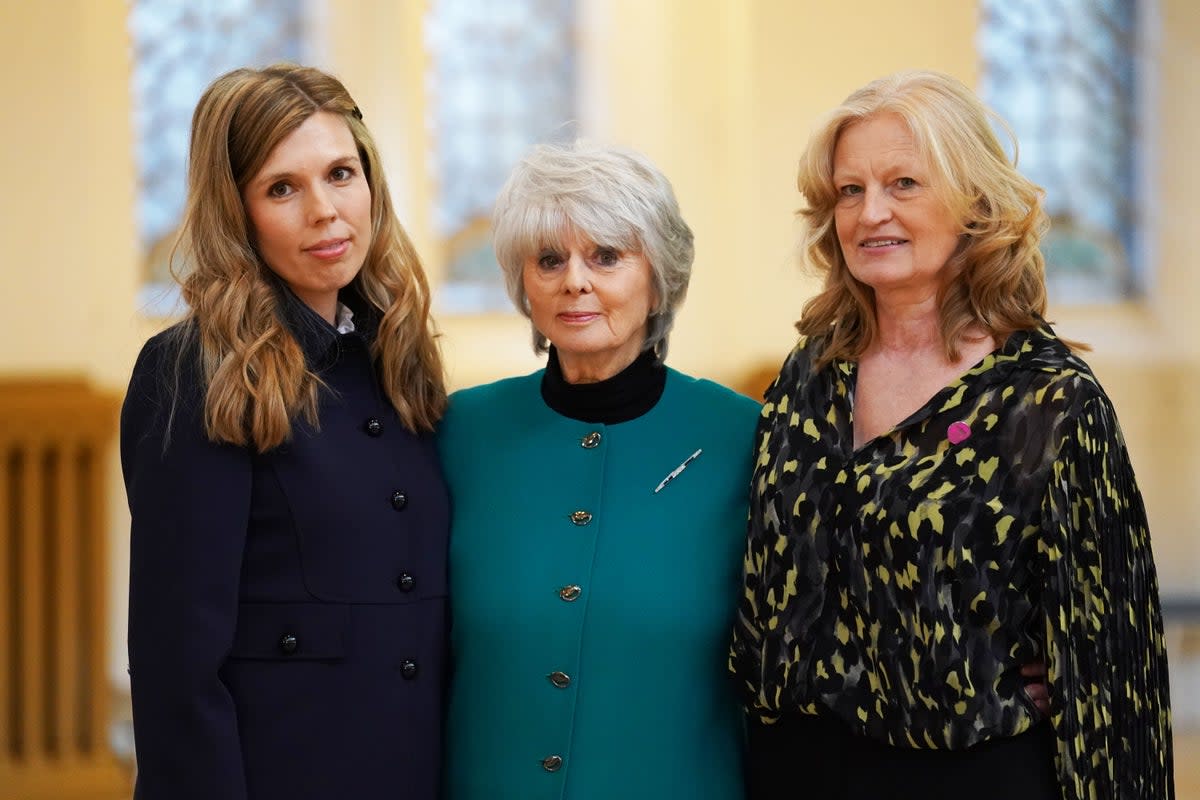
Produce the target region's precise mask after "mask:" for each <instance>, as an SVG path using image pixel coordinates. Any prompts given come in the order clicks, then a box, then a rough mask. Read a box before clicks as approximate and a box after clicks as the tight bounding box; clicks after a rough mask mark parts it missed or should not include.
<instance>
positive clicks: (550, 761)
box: [542, 756, 562, 772]
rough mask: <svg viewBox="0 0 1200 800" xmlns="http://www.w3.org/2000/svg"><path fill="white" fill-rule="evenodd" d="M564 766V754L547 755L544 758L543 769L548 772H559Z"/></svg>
mask: <svg viewBox="0 0 1200 800" xmlns="http://www.w3.org/2000/svg"><path fill="white" fill-rule="evenodd" d="M561 766H562V756H546V757H545V758H543V759H542V769H544V770H546V772H558V770H559V768H560V767H561Z"/></svg>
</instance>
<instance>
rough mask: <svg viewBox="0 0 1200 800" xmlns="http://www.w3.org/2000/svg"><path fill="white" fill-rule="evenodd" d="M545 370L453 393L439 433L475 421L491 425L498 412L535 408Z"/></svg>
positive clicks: (539, 398)
mask: <svg viewBox="0 0 1200 800" xmlns="http://www.w3.org/2000/svg"><path fill="white" fill-rule="evenodd" d="M543 372H545V370H544V369H539V370H537V371H535V372H531V373H530V374H528V375H520V376H517V377H513V378H502V379H501V380H498V381H493V382H491V383H484V384H480V385H479V386H471V387H469V388H466V389H459V390H458V391H456V392H453V393H451V395H450V397H449V400H448V401H447V403H446V413H445V414H444V415H443V416H442V421H441V423H440V424H439V425H438V430H439V433H441V434H443V435H444V434H446V432H447V431H451V432H452V431H457V430H459V429H461V428H463V427H464V426H470V425H472V424H476V423H478V424H484V423H486V424H491V423H492V422H494V421H495V420H496V418H497V416H498V415H501V414H509V413H511V412H512V411H513V410H520V409H524V408H532V407H534V406H533V405H532V404H533V403H534V402H535V401H536V402H541V395H540V389H539V387H540V386H541V381H542V373H543Z"/></svg>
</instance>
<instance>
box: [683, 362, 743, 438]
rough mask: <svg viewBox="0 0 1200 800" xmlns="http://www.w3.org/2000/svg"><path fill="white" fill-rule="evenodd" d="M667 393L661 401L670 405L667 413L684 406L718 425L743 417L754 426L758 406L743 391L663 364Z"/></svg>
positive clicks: (733, 422)
mask: <svg viewBox="0 0 1200 800" xmlns="http://www.w3.org/2000/svg"><path fill="white" fill-rule="evenodd" d="M667 390H668V391H667V392H666V393H665V395H664V401H661V402H664V403H666V404H667V405H673V407H677V408H671V409H668V413H671V414H676V413H678V411H679V409H680V408H682V409H686V411H688V413H689V414H694V415H698V416H701V417H704V419H706V420H712V421H713V422H714V423H719V425H737V420H743V421H744V422H745V423H746V425H749V426H754V425H755V423H756V421H757V419H758V413H760V410H761V409H762V405H761V404H760V403H758V402H757V401H755V399H752V398H750V397H748V396H745V395H743V393H740V392H736V391H733V390H732V389H730V387H728V386H725V385H722V384H719V383H716V381H714V380H709V379H707V378H695V377H692V375H688V374H685V373H682V372H678V371H676V369H672V368H671V367H667Z"/></svg>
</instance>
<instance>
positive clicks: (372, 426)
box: [363, 417, 383, 436]
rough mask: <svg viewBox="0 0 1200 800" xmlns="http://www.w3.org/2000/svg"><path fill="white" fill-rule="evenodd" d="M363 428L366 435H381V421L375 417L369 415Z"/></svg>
mask: <svg viewBox="0 0 1200 800" xmlns="http://www.w3.org/2000/svg"><path fill="white" fill-rule="evenodd" d="M363 430H364V431H366V432H367V436H382V435H383V423H382V422H380V421H379V420H377V419H375V418H374V417H371V418H370V419H369V420H367V421H366V423H365V424H364V425H363Z"/></svg>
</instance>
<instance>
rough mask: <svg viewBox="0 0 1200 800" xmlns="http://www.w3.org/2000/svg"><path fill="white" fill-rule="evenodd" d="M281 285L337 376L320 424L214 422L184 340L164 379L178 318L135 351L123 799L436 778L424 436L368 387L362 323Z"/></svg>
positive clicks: (328, 791)
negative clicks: (131, 785) (328, 317)
mask: <svg viewBox="0 0 1200 800" xmlns="http://www.w3.org/2000/svg"><path fill="white" fill-rule="evenodd" d="M290 300H291V303H290V306H291V308H290V311H289V315H290V316H291V317H292V320H291V323H290V324H291V327H292V329H293V332H294V333H296V334H297V336H298V338H299V340H300V341H301V343H302V345H303V347H304V349H305V352H306V357H307V358H308V359H309V363H310V365H313V366H314V367H315V368H316V369H317V370H318V373H319V374H320V376H321V377H322V378H323V379H324V380H325V381H326V382H327V384H328V385H329V387H330V389H331V390H332V391H328V390H323V391H322V392H321V402H320V410H319V416H320V429H319V431H318V430H314V429H313V427H312V426H309V425H307V424H305V423H304V422H297V423H295V424H294V426H293V437H292V439H291V440H290V441H289V442H287V443H286V444H285V445H283V446H281V447H278V448H276V449H274V450H272V451H270V452H267V453H265V454H256V453H255V452H254V451H253V450H252V449H249V448H242V447H234V446H231V445H225V444H214V443H212V442H210V441H209V440H208V439H207V438H206V437H205V435H204V431H203V424H202V405H203V395H202V390H201V387H200V382H199V380H198V374H197V370H196V367H195V361H194V358H191V357H186V358H185V359H184V360H183V362H182V363H183V369H182V370H181V372H180V374H179V376H178V382H176V376H175V373H174V365H175V361H176V359H175V356H176V353H177V352H178V349H179V347H180V344H179V342H180V337H179V335H178V334H179V332H180V330H179V328H178V327H177V328H175V329H172V330H170V331H167V332H165V333H163V334H159V335H158V336H156V337H154V338H153V339H151V340H150V341H149V342H147V344H146V345H145V347H144V348H143V350H142V352H141V355H140V356H139V358H138V360H137V365H136V366H135V367H134V371H133V378H132V380H131V381H130V385H129V391H128V394H127V396H126V399H125V404H124V408H123V410H122V414H121V462H122V469H123V471H124V477H125V485H126V491H127V493H128V497H129V506H130V510H131V512H132V517H133V529H132V540H131V563H130V600H129V660H130V675H131V679H130V680H131V686H132V694H133V712H134V734H135V738H136V746H137V758H138V782H137V789H136V794H135V797H136V798H138V800H188V798H195V799H196V800H217V798H220V800H243V799H245V800H270V799H271V798H281V800H282V799H283V798H286V799H287V800H304V798H313V799H314V800H316V798H321V800H328V798H335V797H346V798H355V800H372V799H373V798H401V797H403V798H414V800H432V798H435V797H436V796H437V793H438V785H439V766H438V765H439V764H440V763H441V752H440V749H441V716H442V701H443V688H444V666H445V657H446V627H447V619H446V602H447V599H446V547H447V535H448V524H449V503H448V496H447V492H446V489H445V485H444V483H443V480H442V474H441V467H440V464H439V461H438V457H437V453H436V450H435V448H434V446H433V443H432V440H431V437H429V436H425V435H421V436H418V435H414V434H413V433H411V432H410V431H408V430H406V429H405V428H404V427H403V425H401V423H400V420H399V418H398V416H397V415H396V413H395V410H394V409H393V408H392V406H391V405H390V404H389V403H388V402H387V399H386V397H385V396H384V395H383V394H382V392H381V389H380V386H379V382H378V379H377V377H376V373H375V370H374V369H373V367H372V364H371V362H370V357H369V354H368V351H367V341H368V338H369V335H370V330H369V329H370V325H369V324H368V325H367V326H365V327H367V328H368V330H367V331H366V336H365V337H364V335H363V334H362V333H352V334H342V335H339V334H337V333H336V332H335V331H334V330H333V328H332V327H330V326H329V325H328V324H326V323H325V322H324V321H323V320H321V319H320V318H319V317H317V316H316V315H315V314H313V313H312V312H311V311H308V309H307V308H297V307H296V305H297V303H296V301H295V299H294V298H290ZM360 319H361V317H359V318H356V321H359V320H360ZM367 322H368V323H369V320H368V321H367ZM360 324H361V323H360ZM172 398H174V399H175V401H176V402H175V405H174V414H173V419H171V418H170V417H171V413H172ZM168 424H169V434H167V433H166V432H167V430H168ZM165 436H166V438H164V437H165Z"/></svg>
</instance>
